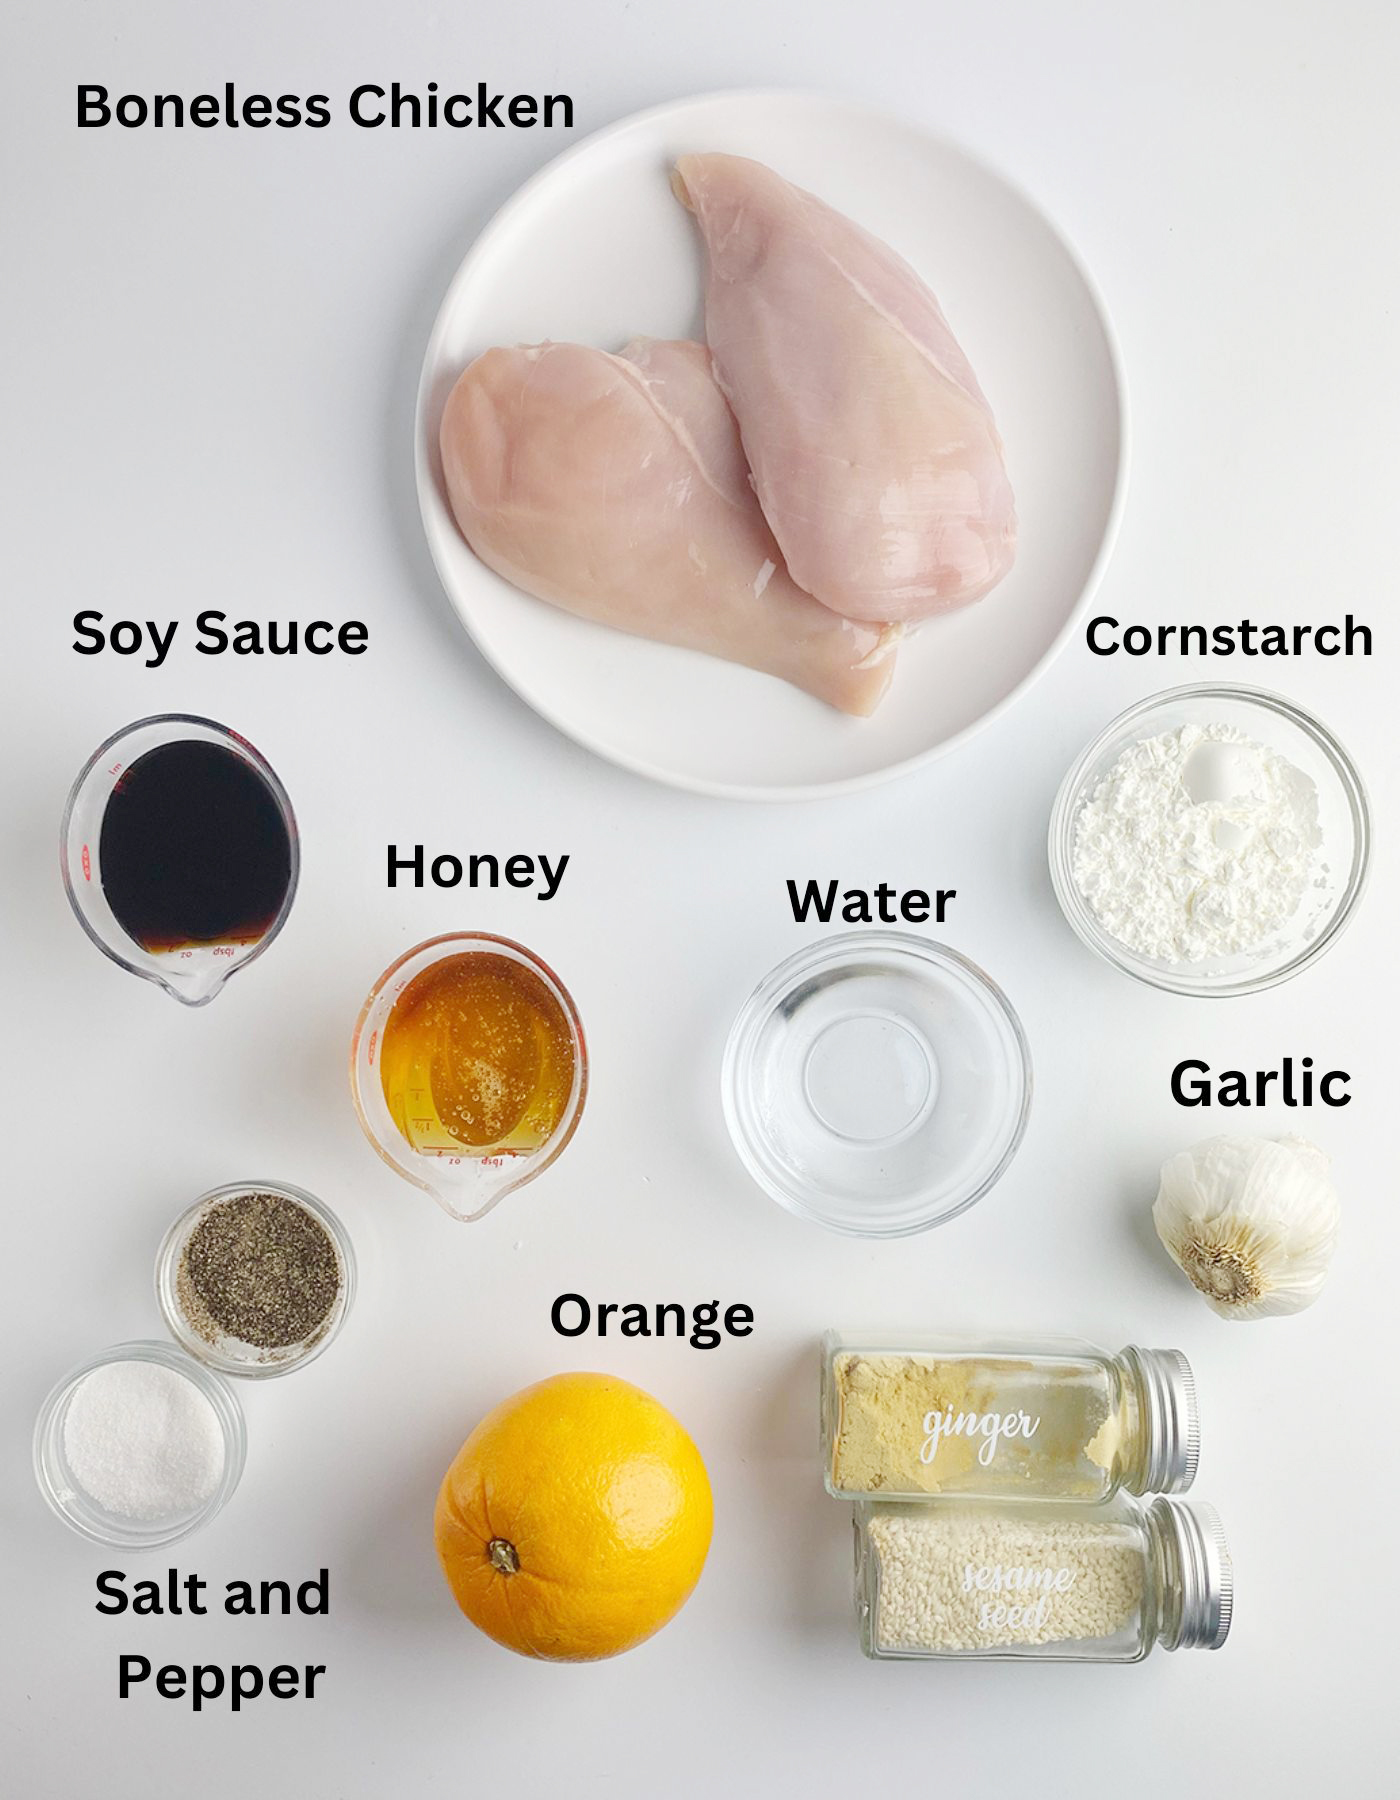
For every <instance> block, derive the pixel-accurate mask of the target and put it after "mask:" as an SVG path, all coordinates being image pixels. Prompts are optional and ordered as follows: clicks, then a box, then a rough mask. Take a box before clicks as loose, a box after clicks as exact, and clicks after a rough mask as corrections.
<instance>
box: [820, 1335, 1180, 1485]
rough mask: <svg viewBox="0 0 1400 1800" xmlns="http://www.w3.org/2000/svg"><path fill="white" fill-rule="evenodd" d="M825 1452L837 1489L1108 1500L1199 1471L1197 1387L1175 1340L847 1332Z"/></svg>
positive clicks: (825, 1378) (829, 1369)
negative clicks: (1106, 1346) (1144, 1344)
mask: <svg viewBox="0 0 1400 1800" xmlns="http://www.w3.org/2000/svg"><path fill="white" fill-rule="evenodd" d="M822 1388H823V1394H822V1420H823V1462H824V1467H825V1477H826V1485H827V1489H828V1491H829V1492H830V1493H832V1494H834V1495H836V1496H837V1497H839V1498H852V1497H855V1498H858V1497H860V1496H862V1495H867V1494H869V1495H879V1496H881V1497H883V1498H886V1499H892V1500H898V1499H906V1500H916V1499H922V1498H927V1497H929V1496H932V1495H958V1496H965V1497H976V1496H987V1497H991V1498H997V1499H1063V1500H1076V1501H1080V1502H1088V1503H1091V1504H1092V1503H1097V1502H1100V1501H1103V1500H1106V1499H1108V1498H1110V1497H1111V1496H1112V1495H1113V1494H1114V1493H1116V1492H1117V1491H1118V1489H1119V1488H1120V1487H1121V1488H1126V1489H1127V1490H1128V1491H1129V1492H1130V1493H1172V1492H1177V1491H1179V1490H1181V1489H1183V1488H1186V1487H1189V1486H1190V1484H1191V1481H1192V1480H1193V1479H1194V1477H1195V1472H1196V1459H1197V1448H1198V1441H1199V1429H1198V1424H1197V1414H1196V1399H1195V1387H1194V1383H1193V1381H1192V1378H1191V1371H1190V1367H1189V1365H1188V1364H1187V1362H1186V1359H1185V1357H1183V1356H1182V1355H1181V1353H1180V1352H1179V1351H1175V1350H1143V1349H1139V1348H1137V1347H1135V1346H1130V1347H1129V1348H1128V1349H1126V1350H1124V1351H1123V1352H1122V1353H1121V1354H1120V1355H1118V1356H1113V1355H1110V1354H1109V1353H1108V1352H1106V1351H1101V1350H1096V1349H1095V1348H1094V1347H1093V1346H1092V1345H1088V1344H1079V1343H1075V1342H1070V1341H1067V1340H1048V1341H1046V1342H1044V1343H1041V1344H1038V1345H1035V1346H1022V1345H1019V1344H1008V1345H1005V1346H989V1347H986V1348H981V1347H977V1346H973V1345H970V1344H966V1343H954V1342H952V1341H948V1342H946V1343H934V1342H931V1341H924V1342H911V1341H910V1340H908V1339H904V1340H896V1339H891V1340H885V1341H880V1340H872V1339H869V1338H864V1339H860V1340H855V1339H848V1338H844V1337H841V1336H839V1335H837V1334H835V1333H832V1334H829V1335H828V1337H827V1338H826V1340H825V1343H824V1346H823V1359H822Z"/></svg>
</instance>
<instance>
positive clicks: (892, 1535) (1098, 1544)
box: [855, 1495, 1233, 1663]
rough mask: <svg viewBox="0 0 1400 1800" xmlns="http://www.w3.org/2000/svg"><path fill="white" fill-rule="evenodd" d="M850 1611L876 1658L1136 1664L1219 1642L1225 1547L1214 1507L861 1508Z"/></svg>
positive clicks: (1165, 1503) (955, 1503)
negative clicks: (1152, 1655) (1157, 1652)
mask: <svg viewBox="0 0 1400 1800" xmlns="http://www.w3.org/2000/svg"><path fill="white" fill-rule="evenodd" d="M855 1529H856V1611H857V1615H858V1618H859V1621H860V1636H861V1647H862V1649H863V1650H864V1651H865V1653H866V1655H867V1656H869V1657H872V1658H874V1659H876V1660H877V1661H886V1660H898V1661H904V1660H921V1659H932V1660H940V1659H944V1658H949V1657H954V1658H976V1659H994V1660H1026V1661H1035V1662H1115V1663H1131V1662H1141V1661H1142V1659H1143V1658H1144V1657H1145V1656H1146V1655H1147V1654H1148V1652H1149V1651H1151V1650H1152V1649H1154V1648H1155V1647H1156V1646H1157V1645H1159V1644H1160V1645H1161V1646H1162V1647H1163V1648H1165V1649H1167V1650H1184V1649H1201V1650H1218V1649H1219V1648H1220V1646H1221V1645H1222V1644H1223V1643H1224V1642H1225V1639H1226V1636H1227V1635H1228V1633H1229V1630H1230V1616H1231V1610H1232V1603H1233V1578H1232V1573H1231V1567H1230V1555H1229V1551H1228V1549H1227V1548H1226V1544H1225V1540H1224V1537H1223V1535H1222V1533H1221V1530H1220V1522H1219V1520H1218V1519H1217V1518H1216V1516H1215V1512H1214V1510H1213V1508H1211V1507H1209V1506H1200V1505H1196V1504H1193V1503H1191V1502H1188V1501H1184V1500H1163V1499H1158V1500H1152V1501H1142V1500H1137V1499H1133V1498H1130V1497H1129V1496H1127V1495H1120V1496H1119V1497H1118V1498H1117V1499H1115V1500H1113V1501H1112V1502H1110V1503H1109V1505H1107V1506H1105V1507H1096V1508H1085V1507H1080V1506H1072V1505H1063V1504H1052V1503H1040V1504H1036V1505H1000V1504H997V1503H995V1502H992V1501H974V1500H967V1501H963V1500H942V1501H932V1502H925V1503H924V1504H923V1505H921V1506H913V1505H907V1504H903V1503H900V1502H888V1501H864V1502H862V1503H861V1504H859V1505H858V1506H857V1507H856V1512H855Z"/></svg>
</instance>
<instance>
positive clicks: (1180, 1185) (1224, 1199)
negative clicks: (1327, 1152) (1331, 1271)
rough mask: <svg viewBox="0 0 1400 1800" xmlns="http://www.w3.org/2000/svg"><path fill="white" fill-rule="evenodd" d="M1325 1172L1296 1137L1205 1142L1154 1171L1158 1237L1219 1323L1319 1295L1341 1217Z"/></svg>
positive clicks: (1320, 1159) (1295, 1305)
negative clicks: (1158, 1172)
mask: <svg viewBox="0 0 1400 1800" xmlns="http://www.w3.org/2000/svg"><path fill="white" fill-rule="evenodd" d="M1328 1168H1329V1163H1328V1159H1327V1157H1326V1156H1324V1155H1323V1153H1322V1151H1321V1150H1319V1149H1318V1148H1317V1146H1316V1144H1310V1143H1308V1141H1307V1140H1306V1138H1298V1137H1285V1138H1280V1139H1279V1140H1278V1141H1277V1142H1274V1141H1271V1140H1270V1139H1268V1138H1253V1137H1217V1138H1207V1139H1206V1141H1205V1142H1204V1143H1201V1144H1196V1145H1194V1146H1193V1147H1192V1148H1191V1149H1190V1150H1183V1151H1182V1152H1181V1154H1180V1155H1179V1156H1173V1157H1169V1158H1168V1160H1167V1161H1166V1162H1165V1163H1163V1164H1162V1179H1161V1186H1160V1188H1159V1189H1158V1193H1157V1198H1156V1200H1155V1202H1154V1203H1153V1207H1152V1219H1153V1223H1154V1224H1155V1225H1156V1227H1157V1235H1158V1237H1159V1238H1161V1240H1162V1242H1163V1244H1164V1245H1165V1246H1166V1248H1167V1252H1168V1254H1169V1255H1170V1256H1171V1258H1172V1260H1173V1261H1174V1262H1175V1263H1176V1265H1177V1267H1178V1268H1180V1269H1181V1270H1182V1272H1183V1273H1184V1274H1185V1275H1186V1276H1187V1277H1188V1278H1189V1279H1190V1280H1191V1282H1192V1283H1193V1284H1194V1285H1195V1287H1196V1288H1198V1289H1199V1291H1200V1292H1201V1293H1202V1294H1203V1295H1204V1297H1205V1301H1206V1304H1207V1305H1208V1306H1210V1307H1212V1308H1213V1309H1214V1310H1215V1311H1216V1312H1218V1313H1219V1314H1220V1316H1221V1318H1222V1319H1267V1318H1278V1317H1281V1316H1282V1315H1284V1314H1286V1313H1295V1312H1301V1311H1302V1310H1303V1308H1304V1307H1305V1306H1311V1305H1312V1303H1313V1301H1314V1300H1316V1299H1317V1297H1318V1295H1319V1294H1320V1293H1321V1292H1322V1284H1323V1282H1324V1280H1325V1279H1326V1277H1327V1266H1328V1264H1329V1263H1330V1262H1331V1260H1332V1251H1333V1249H1334V1248H1335V1246H1336V1242H1337V1224H1338V1219H1339V1217H1340V1214H1341V1202H1340V1200H1339V1198H1338V1195H1337V1190H1336V1188H1335V1187H1333V1185H1332V1182H1331V1179H1330V1177H1329V1175H1328V1172H1327V1171H1328Z"/></svg>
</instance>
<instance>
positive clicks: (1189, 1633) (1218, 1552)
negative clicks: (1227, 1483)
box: [1151, 1500, 1235, 1650]
mask: <svg viewBox="0 0 1400 1800" xmlns="http://www.w3.org/2000/svg"><path fill="white" fill-rule="evenodd" d="M1151 1512H1152V1517H1153V1518H1154V1519H1155V1520H1156V1522H1157V1524H1158V1526H1159V1528H1160V1530H1161V1533H1162V1537H1163V1540H1164V1542H1165V1544H1166V1546H1167V1548H1168V1554H1169V1556H1170V1557H1171V1558H1172V1560H1174V1561H1175V1563H1176V1569H1175V1575H1176V1579H1177V1584H1178V1587H1179V1590H1180V1609H1179V1612H1178V1616H1177V1620H1176V1627H1175V1630H1174V1631H1173V1632H1172V1633H1171V1634H1170V1635H1169V1636H1164V1637H1163V1639H1162V1642H1163V1643H1164V1644H1165V1645H1166V1647H1167V1649H1168V1650H1218V1649H1219V1648H1220V1646H1221V1645H1222V1644H1223V1643H1224V1642H1225V1640H1226V1638H1227V1637H1229V1635H1230V1619H1231V1616H1232V1614H1233V1612H1234V1607H1235V1572H1234V1565H1233V1563H1232V1562H1231V1560H1230V1547H1229V1545H1228V1544H1227V1543H1226V1542H1225V1533H1224V1531H1223V1530H1222V1529H1221V1525H1220V1518H1219V1515H1218V1514H1217V1513H1216V1510H1215V1508H1214V1507H1213V1506H1206V1505H1205V1504H1203V1503H1202V1502H1201V1501H1198V1500H1154V1501H1153V1502H1152V1507H1151Z"/></svg>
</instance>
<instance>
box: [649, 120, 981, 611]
mask: <svg viewBox="0 0 1400 1800" xmlns="http://www.w3.org/2000/svg"><path fill="white" fill-rule="evenodd" d="M673 186H674V188H675V191H676V193H677V196H678V197H679V198H680V199H681V200H682V201H683V202H684V203H685V205H686V206H688V207H689V208H690V210H691V211H692V212H693V213H694V214H695V217H696V220H697V222H698V224H699V227H700V232H701V235H702V237H703V238H704V242H705V249H706V261H707V279H706V287H705V333H706V336H707V337H708V339H709V342H710V350H711V353H712V355H713V357H714V363H715V373H716V376H717V378H718V380H719V384H720V386H721V387H722V388H723V390H724V392H725V394H726V395H727V396H728V399H729V402H730V404H731V406H732V407H733V408H734V411H735V413H736V414H737V416H738V420H739V428H740V430H741V432H742V434H743V443H744V450H745V453H746V454H747V456H748V460H749V466H750V468H751V469H752V470H753V478H754V486H755V489H756V491H757V493H758V498H759V501H760V502H761V504H762V507H763V511H764V514H765V515H766V517H767V520H768V523H769V525H770V526H771V527H772V529H773V535H774V536H775V537H776V538H777V540H778V543H779V544H780V546H781V547H782V551H783V555H784V557H785V558H786V559H787V566H788V568H789V570H790V571H791V574H792V578H793V580H794V581H796V582H797V584H798V586H799V587H801V588H804V589H805V590H806V591H807V592H808V593H809V594H814V595H815V596H816V597H817V599H819V600H821V601H823V602H825V604H826V605H827V606H830V607H832V608H833V609H834V610H835V611H836V612H839V613H842V614H844V615H845V616H846V617H848V618H852V619H921V618H925V617H927V616H928V615H929V614H931V613H939V612H946V611H948V610H949V609H950V608H952V607H955V606H963V605H965V604H966V603H967V602H968V601H970V600H977V599H980V598H981V596H982V595H983V594H985V593H986V592H987V591H988V590H989V589H990V588H992V587H994V586H995V585H996V583H997V582H998V581H1000V580H1001V578H1002V576H1003V575H1005V574H1006V572H1007V570H1008V569H1009V568H1010V567H1011V562H1012V558H1013V555H1014V553H1015V542H1016V509H1015V502H1014V500H1013V498H1012V493H1011V485H1010V483H1009V482H1008V480H1007V476H1006V468H1005V465H1004V464H1003V462H1002V450H1001V439H1000V437H999V436H998V435H997V429H996V425H995V423H994V422H993V419H992V414H991V409H990V408H989V407H988V405H987V402H986V400H985V398H984V397H983V394H982V390H981V388H980V387H979V386H978V385H977V378H976V376H974V374H973V373H972V369H971V367H970V366H969V364H968V361H967V358H966V357H965V356H964V355H963V353H962V351H961V349H960V348H959V347H958V343H957V340H956V339H955V338H954V336H953V334H952V332H951V331H950V330H949V329H948V322H947V320H946V319H945V318H944V317H943V313H942V311H941V310H940V308H939V305H938V302H937V300H935V299H934V297H933V295H932V294H931V293H930V292H929V290H928V289H927V288H926V287H925V286H924V284H923V282H922V281H920V280H919V278H918V276H917V275H916V274H915V273H914V271H913V270H912V269H911V268H910V267H909V265H908V264H907V263H905V262H903V261H901V259H900V258H899V257H897V256H896V255H895V254H894V252H893V251H892V250H890V249H889V248H888V247H887V246H886V245H884V244H882V243H880V242H879V240H878V239H876V238H873V237H871V236H870V235H869V233H867V232H865V231H862V230H861V229H860V227H859V226H858V225H854V224H852V222H851V221H850V220H849V219H846V218H843V217H842V215H841V214H840V213H838V212H833V211H832V209H831V208H830V207H829V206H825V205H823V203H822V202H821V201H820V200H817V199H815V198H814V197H813V196H812V195H811V194H806V193H803V191H802V190H801V189H800V188H795V187H792V186H790V185H789V184H788V183H787V182H786V181H784V180H783V179H782V178H781V177H780V176H778V175H775V174H774V173H773V171H772V170H771V169H769V168H765V167H764V165H763V164H762V163H756V162H750V161H748V160H747V159H746V158H744V157H740V156H719V155H711V156H683V157H681V159H680V161H679V162H678V163H677V165H676V171H675V175H674V178H673Z"/></svg>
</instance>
